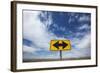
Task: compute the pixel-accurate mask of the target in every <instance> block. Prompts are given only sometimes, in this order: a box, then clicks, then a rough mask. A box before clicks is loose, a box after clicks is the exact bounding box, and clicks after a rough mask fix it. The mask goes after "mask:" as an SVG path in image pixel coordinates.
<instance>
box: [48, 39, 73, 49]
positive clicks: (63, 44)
mask: <svg viewBox="0 0 100 73" xmlns="http://www.w3.org/2000/svg"><path fill="white" fill-rule="evenodd" d="M50 50H51V51H60V50H62V51H67V50H71V43H70V40H51V42H50Z"/></svg>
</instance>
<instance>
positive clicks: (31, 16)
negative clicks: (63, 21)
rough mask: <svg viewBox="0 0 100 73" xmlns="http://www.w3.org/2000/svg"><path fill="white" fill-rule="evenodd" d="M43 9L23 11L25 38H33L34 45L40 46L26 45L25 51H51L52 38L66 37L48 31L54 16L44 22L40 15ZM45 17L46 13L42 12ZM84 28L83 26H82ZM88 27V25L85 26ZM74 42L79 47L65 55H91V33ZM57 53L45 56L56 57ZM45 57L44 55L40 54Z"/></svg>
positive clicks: (74, 39) (75, 39) (73, 40)
mask: <svg viewBox="0 0 100 73" xmlns="http://www.w3.org/2000/svg"><path fill="white" fill-rule="evenodd" d="M40 14H41V11H24V12H23V16H24V17H23V31H24V32H23V38H25V39H28V40H31V41H32V42H33V43H34V45H36V46H38V47H39V49H38V48H36V47H34V46H31V47H28V46H24V47H23V50H24V52H28V53H33V52H34V53H35V51H38V50H42V49H43V50H45V51H49V44H50V41H51V40H52V39H65V38H64V37H61V38H58V37H56V36H55V35H54V34H53V33H50V32H48V29H47V27H48V26H49V25H50V24H51V23H52V18H51V16H49V18H48V20H47V21H46V22H45V23H46V24H43V23H42V22H41V21H40V20H39V17H38V15H40ZM42 16H43V17H45V14H42ZM81 28H83V27H81ZM84 28H86V26H84ZM72 44H74V45H75V46H76V47H77V48H79V49H73V50H71V51H70V52H69V53H68V54H67V53H65V54H64V56H69V57H80V56H86V55H90V52H89V51H90V50H89V49H90V48H89V46H90V34H86V35H85V36H84V37H83V38H82V39H81V40H80V39H78V38H73V39H72ZM56 56H57V54H52V55H46V56H45V58H47V57H48V58H55V57H56ZM40 58H43V56H40Z"/></svg>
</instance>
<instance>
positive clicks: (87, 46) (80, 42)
mask: <svg viewBox="0 0 100 73" xmlns="http://www.w3.org/2000/svg"><path fill="white" fill-rule="evenodd" d="M90 40H91V35H90V34H85V35H84V37H83V38H81V39H78V38H73V40H72V42H71V44H72V45H74V47H72V50H71V51H69V52H65V53H64V58H80V57H90V56H91V41H90Z"/></svg>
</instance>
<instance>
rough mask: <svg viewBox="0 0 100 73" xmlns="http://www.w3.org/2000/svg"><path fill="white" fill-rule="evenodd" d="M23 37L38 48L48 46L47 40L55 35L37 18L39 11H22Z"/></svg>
mask: <svg viewBox="0 0 100 73" xmlns="http://www.w3.org/2000/svg"><path fill="white" fill-rule="evenodd" d="M23 13H24V14H23V15H24V18H23V31H24V32H23V37H24V38H26V39H29V40H31V41H32V42H33V43H34V44H35V45H36V46H39V47H40V48H44V49H47V48H49V42H50V40H51V39H52V38H54V37H55V36H54V35H53V34H51V33H49V32H48V31H47V28H46V26H45V25H44V24H43V23H41V21H40V20H39V18H38V15H39V14H40V13H41V12H40V11H24V12H23Z"/></svg>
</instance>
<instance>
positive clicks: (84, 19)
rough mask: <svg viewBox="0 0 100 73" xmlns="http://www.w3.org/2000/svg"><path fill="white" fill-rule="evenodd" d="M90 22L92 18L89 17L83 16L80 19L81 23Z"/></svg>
mask: <svg viewBox="0 0 100 73" xmlns="http://www.w3.org/2000/svg"><path fill="white" fill-rule="evenodd" d="M83 21H90V17H89V16H88V15H83V16H81V17H80V18H79V22H83Z"/></svg>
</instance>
